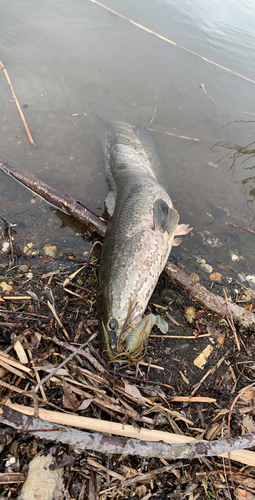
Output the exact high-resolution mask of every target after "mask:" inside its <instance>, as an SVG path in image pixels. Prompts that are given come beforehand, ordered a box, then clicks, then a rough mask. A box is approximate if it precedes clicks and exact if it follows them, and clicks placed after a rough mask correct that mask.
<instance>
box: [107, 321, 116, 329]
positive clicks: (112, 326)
mask: <svg viewBox="0 0 255 500" xmlns="http://www.w3.org/2000/svg"><path fill="white" fill-rule="evenodd" d="M108 326H109V328H110V330H116V328H118V321H117V320H116V319H114V318H112V319H110V321H109V323H108Z"/></svg>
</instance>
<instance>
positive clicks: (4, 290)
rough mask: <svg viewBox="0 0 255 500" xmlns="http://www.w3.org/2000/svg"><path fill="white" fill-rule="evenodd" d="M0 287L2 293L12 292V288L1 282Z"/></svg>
mask: <svg viewBox="0 0 255 500" xmlns="http://www.w3.org/2000/svg"><path fill="white" fill-rule="evenodd" d="M0 286H1V287H2V290H3V292H10V291H11V290H12V286H11V285H8V283H5V281H2V282H1V283H0Z"/></svg>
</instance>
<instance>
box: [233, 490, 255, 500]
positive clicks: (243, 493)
mask: <svg viewBox="0 0 255 500" xmlns="http://www.w3.org/2000/svg"><path fill="white" fill-rule="evenodd" d="M234 494H235V497H236V500H255V496H254V495H253V494H252V493H251V492H250V491H247V490H243V489H241V488H238V489H236V490H234Z"/></svg>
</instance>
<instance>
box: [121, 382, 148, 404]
mask: <svg viewBox="0 0 255 500" xmlns="http://www.w3.org/2000/svg"><path fill="white" fill-rule="evenodd" d="M125 392H126V393H127V394H129V396H132V397H133V398H136V399H139V401H141V403H143V404H144V403H145V401H144V399H143V397H142V394H141V393H140V391H139V389H138V388H137V387H136V385H131V384H128V383H127V382H125Z"/></svg>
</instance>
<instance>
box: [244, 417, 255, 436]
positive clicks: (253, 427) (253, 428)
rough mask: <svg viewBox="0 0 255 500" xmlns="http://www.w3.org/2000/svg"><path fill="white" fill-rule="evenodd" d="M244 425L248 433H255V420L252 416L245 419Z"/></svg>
mask: <svg viewBox="0 0 255 500" xmlns="http://www.w3.org/2000/svg"><path fill="white" fill-rule="evenodd" d="M243 425H244V427H245V428H246V429H247V431H248V432H255V424H254V420H253V418H252V417H251V416H250V415H245V417H244V418H243Z"/></svg>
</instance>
